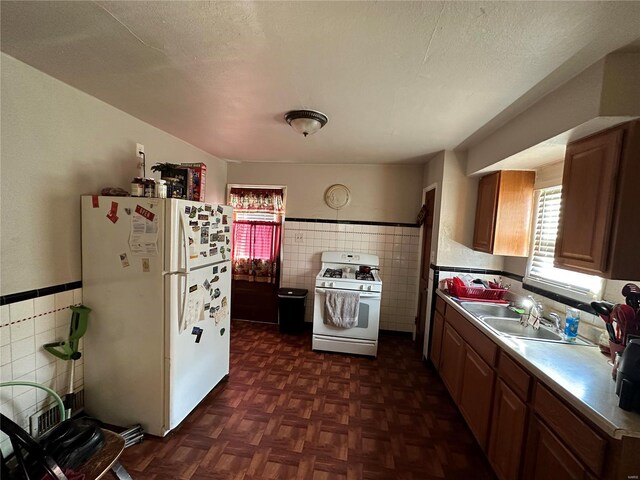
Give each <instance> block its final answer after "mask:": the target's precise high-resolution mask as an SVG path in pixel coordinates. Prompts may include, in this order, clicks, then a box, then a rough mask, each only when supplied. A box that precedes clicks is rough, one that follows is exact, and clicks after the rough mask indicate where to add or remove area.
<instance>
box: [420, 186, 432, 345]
mask: <svg viewBox="0 0 640 480" xmlns="http://www.w3.org/2000/svg"><path fill="white" fill-rule="evenodd" d="M435 202H436V191H435V189H434V190H429V191H428V192H427V193H425V194H424V205H425V209H426V213H425V217H424V223H423V227H422V228H423V230H422V261H421V263H420V282H419V286H418V288H419V290H418V314H417V315H416V349H417V350H418V351H420V352H422V351H423V350H424V332H425V327H426V323H427V311H428V310H429V309H430V305H428V302H427V299H428V298H429V269H430V266H431V237H432V233H433V214H434V211H435Z"/></svg>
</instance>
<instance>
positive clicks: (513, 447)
mask: <svg viewBox="0 0 640 480" xmlns="http://www.w3.org/2000/svg"><path fill="white" fill-rule="evenodd" d="M526 421H527V406H526V405H525V403H524V402H523V401H522V400H520V398H518V396H517V395H516V394H515V393H513V390H511V389H510V388H509V387H508V386H507V385H506V384H505V383H504V382H503V381H502V380H498V382H497V383H496V394H495V401H494V404H493V421H492V423H491V435H490V438H489V452H488V456H489V462H491V465H492V466H493V469H494V470H495V472H496V474H497V475H498V477H499V478H500V480H519V479H520V465H521V463H522V445H523V442H524V435H525V428H526Z"/></svg>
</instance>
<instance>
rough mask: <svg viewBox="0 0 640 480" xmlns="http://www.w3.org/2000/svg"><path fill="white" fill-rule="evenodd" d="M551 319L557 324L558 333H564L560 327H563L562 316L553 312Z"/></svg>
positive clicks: (550, 315)
mask: <svg viewBox="0 0 640 480" xmlns="http://www.w3.org/2000/svg"><path fill="white" fill-rule="evenodd" d="M549 317H551V319H552V320H553V322H554V324H555V331H556V333H562V330H561V329H560V325H562V320H560V315H558V314H557V313H555V312H551V313H550V314H549Z"/></svg>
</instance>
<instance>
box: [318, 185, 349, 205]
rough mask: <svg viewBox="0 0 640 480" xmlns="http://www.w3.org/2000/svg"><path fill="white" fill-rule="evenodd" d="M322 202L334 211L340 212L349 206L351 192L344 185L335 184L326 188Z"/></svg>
mask: <svg viewBox="0 0 640 480" xmlns="http://www.w3.org/2000/svg"><path fill="white" fill-rule="evenodd" d="M324 201H325V202H326V204H327V205H329V206H330V207H331V208H333V209H334V210H340V209H341V208H344V207H346V206H347V205H349V202H350V201H351V192H350V191H349V189H348V188H347V187H345V186H344V185H341V184H339V183H336V184H335V185H331V186H330V187H329V188H327V191H326V192H325V194H324Z"/></svg>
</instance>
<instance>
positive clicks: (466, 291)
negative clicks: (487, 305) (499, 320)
mask: <svg viewBox="0 0 640 480" xmlns="http://www.w3.org/2000/svg"><path fill="white" fill-rule="evenodd" d="M455 280H458V281H457V282H456V281H455ZM447 290H449V293H451V294H452V295H453V296H454V297H456V298H458V299H459V300H472V301H474V302H493V303H509V302H507V301H506V300H504V297H505V296H506V295H507V291H508V290H507V289H505V288H501V287H500V286H499V285H498V284H497V283H494V282H489V288H484V287H468V286H466V285H464V284H463V282H462V280H460V279H459V278H457V277H454V278H447Z"/></svg>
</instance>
